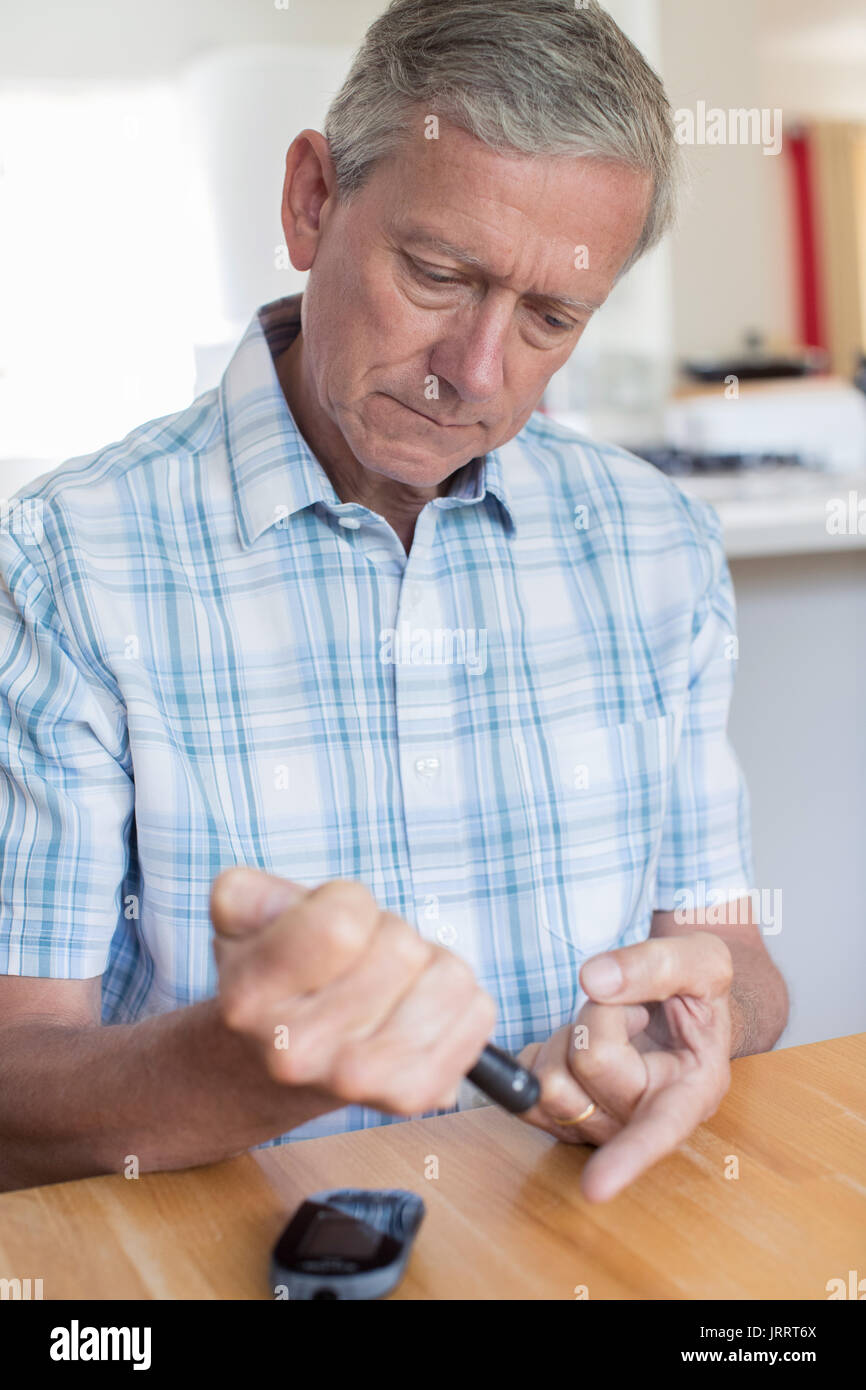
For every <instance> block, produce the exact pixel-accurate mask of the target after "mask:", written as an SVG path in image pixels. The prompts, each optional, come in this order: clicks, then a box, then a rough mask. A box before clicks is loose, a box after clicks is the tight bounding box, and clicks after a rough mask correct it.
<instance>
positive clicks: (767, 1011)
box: [650, 897, 788, 1057]
mask: <svg viewBox="0 0 866 1390" xmlns="http://www.w3.org/2000/svg"><path fill="white" fill-rule="evenodd" d="M695 916H696V914H694V913H680V912H677V913H674V912H654V913H653V920H652V928H651V930H650V936H654V937H666V936H687V935H688V934H689V933H690V932H694V931H706V932H712V934H713V935H714V936H718V937H721V939H722V941H724V942H725V945H726V946H727V947H728V950H729V951H730V953H731V960H732V961H733V965H734V978H733V982H732V984H731V992H730V1009H731V1025H732V1029H731V1056H732V1057H747V1056H749V1055H750V1054H751V1053H753V1052H769V1051H770V1049H771V1048H772V1047H773V1046H774V1045H775V1044H776V1043H777V1042H778V1040H779V1037H780V1036H781V1034H782V1031H783V1029H784V1027H785V1024H786V1023H787V1021H788V990H787V987H786V985H785V980H784V977H783V976H782V974H781V972H780V971H779V969H778V967H777V966H776V965H775V964H774V963H773V960H772V958H771V956H770V953H769V952H768V950H767V948H766V946H765V945H764V940H763V937H762V936H761V932H760V928H759V927H758V926H757V925H756V923H755V921H754V917H753V913H752V900H751V898H749V897H745V898H737V899H735V900H734V901H732V902H729V903H722V904H720V905H719V906H718V907H714V908H710V909H709V910H708V918H709V919H711V921H709V920H708V922H707V923H702V922H699V921H696V920H695Z"/></svg>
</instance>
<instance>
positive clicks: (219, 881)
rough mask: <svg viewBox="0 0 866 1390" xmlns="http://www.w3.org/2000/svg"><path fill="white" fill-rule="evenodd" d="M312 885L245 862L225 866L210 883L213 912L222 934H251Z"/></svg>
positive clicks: (299, 898)
mask: <svg viewBox="0 0 866 1390" xmlns="http://www.w3.org/2000/svg"><path fill="white" fill-rule="evenodd" d="M308 892H309V889H307V888H302V887H301V885H300V884H299V883H292V882H291V881H290V880H289V879H287V878H278V877H277V876H276V874H267V873H265V872H264V871H263V870H262V869H253V868H250V867H249V866H247V865H245V864H241V865H238V866H237V867H235V868H231V869H223V871H222V873H220V874H217V876H216V878H215V879H214V881H213V883H212V884H211V894H210V916H211V921H212V922H213V925H214V930H215V931H216V933H217V935H219V936H249V935H251V934H252V933H253V932H257V931H259V930H260V928H262V927H264V926H266V925H267V923H268V922H271V921H273V919H274V918H275V917H278V916H279V915H280V913H281V912H284V911H285V909H286V908H287V907H291V906H292V905H293V904H294V903H296V902H299V901H300V900H301V898H303V897H306V895H307V893H308Z"/></svg>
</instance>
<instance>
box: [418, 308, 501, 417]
mask: <svg viewBox="0 0 866 1390" xmlns="http://www.w3.org/2000/svg"><path fill="white" fill-rule="evenodd" d="M511 312H512V311H511V308H510V307H509V306H507V305H492V304H483V305H476V306H473V308H471V309H468V310H460V311H458V312H457V313H455V314H454V316H453V317H450V318H449V320H448V324H447V327H446V329H445V332H444V334H443V336H442V337H441V339H440V340H439V342H438V343H437V345H436V348H435V350H434V352H433V355H432V357H431V359H430V370H431V372H433V373H434V374H435V375H436V376H439V377H442V378H443V379H444V380H446V381H447V382H449V383H450V385H451V386H452V387H453V388H454V390H455V391H456V392H457V394H458V395H459V396H460V398H461V400H464V401H469V402H474V403H475V404H481V403H483V402H484V401H489V400H490V399H491V398H492V397H494V396H495V395H496V394H497V392H499V391H501V390H502V386H503V382H504V378H505V349H506V345H507V341H508V334H509V332H510V331H511Z"/></svg>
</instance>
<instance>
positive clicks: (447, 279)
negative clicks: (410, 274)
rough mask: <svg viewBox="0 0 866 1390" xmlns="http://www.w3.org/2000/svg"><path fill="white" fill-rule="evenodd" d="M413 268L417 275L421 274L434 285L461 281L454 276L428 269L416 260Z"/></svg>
mask: <svg viewBox="0 0 866 1390" xmlns="http://www.w3.org/2000/svg"><path fill="white" fill-rule="evenodd" d="M412 269H413V270H414V271H415V274H416V275H420V276H421V278H422V280H429V281H430V283H431V284H433V285H457V284H459V283H460V282H459V280H455V279H454V277H453V276H449V275H441V274H437V272H436V271H434V270H427V269H426V267H424V266H423V265H418V264H417V263H416V262H413V264H412Z"/></svg>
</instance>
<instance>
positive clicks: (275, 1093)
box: [0, 868, 495, 1189]
mask: <svg viewBox="0 0 866 1390" xmlns="http://www.w3.org/2000/svg"><path fill="white" fill-rule="evenodd" d="M210 909H211V919H212V921H213V924H214V927H215V930H216V937H215V949H216V956H217V966H218V970H219V993H218V995H217V997H216V998H215V999H211V1000H207V1001H205V1002H204V1003H201V1004H195V1005H192V1006H191V1007H189V1008H185V1009H178V1010H176V1011H175V1012H173V1013H167V1014H162V1015H160V1016H159V1017H156V1018H147V1019H143V1020H142V1021H141V1022H139V1023H133V1024H112V1025H110V1026H109V1027H102V1026H101V1025H100V997H101V988H100V980H99V979H98V978H95V979H89V980H51V979H30V978H26V977H21V976H0V1189H2V1188H6V1189H9V1188H12V1187H26V1186H33V1185H35V1184H39V1183H47V1182H60V1181H64V1180H67V1179H70V1178H77V1177H87V1176H90V1175H92V1174H96V1173H120V1172H122V1171H123V1170H124V1167H125V1165H126V1163H127V1160H128V1158H129V1156H130V1155H135V1157H136V1158H137V1160H138V1169H139V1171H140V1172H147V1171H153V1170H157V1169H166V1168H186V1167H192V1166H195V1165H197V1164H202V1163H213V1162H216V1161H218V1160H219V1159H223V1158H228V1157H231V1156H232V1155H234V1154H238V1153H241V1152H243V1151H244V1150H246V1149H249V1148H252V1147H253V1146H254V1145H256V1144H260V1143H263V1142H264V1141H265V1140H267V1139H272V1138H275V1137H276V1136H277V1135H280V1134H284V1133H287V1132H288V1131H289V1130H291V1129H295V1128H297V1127H298V1125H301V1124H303V1123H304V1122H305V1121H307V1120H310V1119H313V1118H314V1117H315V1116H317V1115H322V1114H324V1113H325V1112H327V1111H329V1110H337V1109H340V1108H342V1107H343V1106H344V1105H370V1106H373V1107H375V1108H376V1109H379V1110H384V1111H387V1112H388V1113H390V1114H395V1115H413V1114H423V1113H424V1112H425V1111H428V1110H434V1109H439V1108H450V1107H451V1106H452V1105H454V1104H455V1103H456V1095H457V1088H458V1086H459V1084H460V1081H461V1079H462V1077H463V1076H464V1075H465V1074H466V1072H467V1071H468V1070H469V1069H470V1067H471V1066H472V1065H473V1064H474V1063H475V1062H476V1061H477V1060H478V1057H479V1056H480V1055H481V1051H482V1049H483V1047H484V1045H485V1043H486V1042H487V1039H488V1038H489V1036H490V1034H491V1032H492V1031H493V1025H494V1020H495V1008H494V1005H493V1001H492V999H491V998H490V996H489V995H488V994H487V993H486V992H485V991H484V990H482V989H481V987H480V986H479V985H478V983H477V981H476V980H475V977H474V975H473V973H472V971H471V969H470V968H469V966H468V965H467V964H466V963H465V962H464V961H463V960H461V959H460V958H459V957H458V956H455V955H453V954H452V953H451V952H450V951H447V950H445V948H444V947H441V946H433V945H431V944H430V943H428V942H425V941H424V940H422V938H421V937H420V936H419V934H418V933H417V932H416V931H415V929H414V928H413V927H411V926H409V924H408V923H407V922H404V921H403V920H402V918H399V917H397V916H395V915H394V914H393V913H390V912H383V911H381V909H380V908H379V907H378V905H377V903H376V902H375V901H374V899H373V898H372V897H371V895H370V894H369V892H368V891H367V890H366V889H365V888H363V887H362V886H361V884H357V883H342V882H339V881H338V882H334V883H327V884H323V885H322V886H321V887H319V888H316V889H314V890H313V891H312V892H308V891H307V890H306V889H304V888H300V887H298V886H297V885H295V884H291V883H288V882H287V881H286V880H284V879H278V878H275V877H273V876H271V875H269V874H264V873H260V872H258V871H256V870H252V869H247V868H235V869H229V870H225V871H224V872H223V873H221V874H219V875H218V876H217V878H216V880H215V881H214V884H213V888H212V891H211V903H210Z"/></svg>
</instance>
